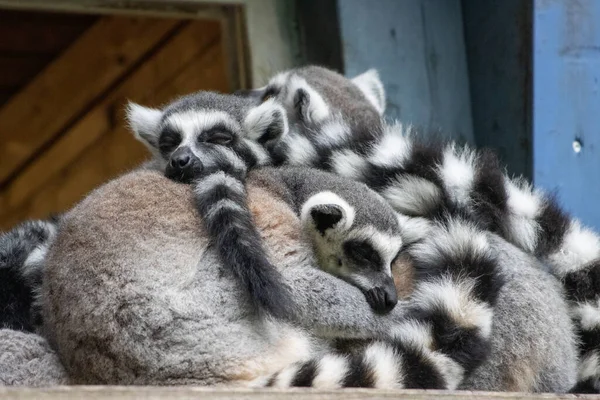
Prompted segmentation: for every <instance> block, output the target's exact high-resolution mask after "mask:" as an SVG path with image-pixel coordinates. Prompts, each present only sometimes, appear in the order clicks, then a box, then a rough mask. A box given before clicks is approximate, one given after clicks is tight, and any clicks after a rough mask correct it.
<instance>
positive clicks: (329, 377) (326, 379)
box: [313, 354, 348, 389]
mask: <svg viewBox="0 0 600 400" xmlns="http://www.w3.org/2000/svg"><path fill="white" fill-rule="evenodd" d="M347 373H348V360H347V359H346V358H345V357H343V356H338V355H333V354H327V355H325V356H323V357H322V358H321V359H320V360H319V364H318V365H317V374H316V376H315V379H314V380H313V387H315V388H318V389H338V388H340V387H341V386H342V382H343V381H344V378H345V377H346V374H347Z"/></svg>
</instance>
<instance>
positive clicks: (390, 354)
mask: <svg viewBox="0 0 600 400" xmlns="http://www.w3.org/2000/svg"><path fill="white" fill-rule="evenodd" d="M363 361H364V362H365V364H366V365H367V367H368V368H369V370H370V371H371V372H372V374H373V380H374V386H375V387H376V388H377V389H402V387H403V385H402V382H403V380H404V377H403V376H402V374H401V372H402V371H400V369H399V368H398V366H399V365H401V363H400V362H399V361H400V360H399V355H398V354H396V352H395V351H394V348H393V347H391V346H390V345H388V344H385V343H383V342H374V343H372V344H371V345H369V346H368V347H367V349H366V351H365V354H364V357H363Z"/></svg>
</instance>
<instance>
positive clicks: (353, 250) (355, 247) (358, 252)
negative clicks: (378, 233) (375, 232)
mask: <svg viewBox="0 0 600 400" xmlns="http://www.w3.org/2000/svg"><path fill="white" fill-rule="evenodd" d="M344 252H345V253H346V256H347V257H348V258H350V259H352V260H353V261H354V262H356V263H360V264H369V265H376V266H380V265H381V264H382V263H383V261H382V259H381V256H380V255H379V253H378V252H377V251H375V249H374V248H373V246H371V245H370V244H369V243H368V242H366V241H362V240H348V241H347V242H346V243H344Z"/></svg>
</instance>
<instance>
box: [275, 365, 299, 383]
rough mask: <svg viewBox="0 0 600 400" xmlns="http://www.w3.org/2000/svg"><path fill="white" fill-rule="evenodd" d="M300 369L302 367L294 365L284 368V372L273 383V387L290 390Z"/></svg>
mask: <svg viewBox="0 0 600 400" xmlns="http://www.w3.org/2000/svg"><path fill="white" fill-rule="evenodd" d="M299 369H300V365H298V364H293V365H290V366H289V367H287V368H284V369H283V371H281V372H280V373H278V374H277V378H275V381H274V382H273V387H275V388H281V389H285V388H289V387H290V386H291V385H292V382H293V381H294V378H295V377H296V374H297V373H298V370H299Z"/></svg>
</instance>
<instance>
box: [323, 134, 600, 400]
mask: <svg viewBox="0 0 600 400" xmlns="http://www.w3.org/2000/svg"><path fill="white" fill-rule="evenodd" d="M329 165H330V166H331V169H333V170H334V171H336V172H338V173H340V174H342V175H347V176H351V177H353V178H355V179H358V180H362V181H364V182H365V183H367V184H368V185H369V186H371V187H372V188H373V189H375V190H376V191H378V192H379V193H381V194H382V195H383V197H384V198H385V199H386V200H387V201H388V202H389V203H390V204H391V205H392V207H394V209H395V210H396V211H398V212H400V213H403V214H406V215H410V216H415V217H426V218H429V219H433V220H439V219H443V218H445V217H447V216H460V217H463V218H467V219H469V220H470V221H471V222H473V223H475V224H477V226H478V227H480V228H482V229H486V230H489V231H491V232H494V233H497V234H498V235H500V236H502V237H503V238H504V239H506V240H507V241H509V242H510V243H512V244H514V245H516V246H517V247H519V248H521V249H523V250H524V251H526V252H528V253H529V254H532V255H535V256H536V257H538V258H539V259H540V260H542V261H543V262H544V264H545V265H546V266H548V268H549V270H550V272H551V273H552V274H553V275H554V276H556V277H557V278H558V279H559V280H560V281H561V282H562V283H563V285H564V288H565V292H566V294H567V297H568V298H569V300H570V301H571V312H572V316H573V320H574V323H575V326H576V328H577V329H578V330H579V331H580V333H581V334H580V336H581V339H582V340H581V346H580V350H581V356H582V363H581V368H580V377H581V379H583V380H585V381H586V382H588V383H586V384H583V383H581V384H580V385H578V386H579V387H584V386H586V385H587V387H588V389H589V386H590V382H593V386H594V387H595V389H594V390H595V391H596V392H598V391H600V236H599V235H598V234H597V233H596V232H593V231H592V230H590V229H587V228H585V227H584V226H582V225H581V223H580V222H579V221H577V220H576V219H574V218H572V217H571V216H569V215H568V214H567V213H566V212H565V211H564V210H562V209H561V207H560V206H559V205H558V203H557V201H556V199H555V198H554V197H553V196H551V195H549V194H547V193H544V192H543V191H541V190H535V189H533V187H532V186H531V185H529V184H528V183H526V182H525V181H524V180H522V179H512V178H509V177H508V176H507V175H506V173H505V172H504V169H503V168H502V167H501V165H500V163H499V161H498V159H497V157H496V156H495V155H494V154H493V153H492V152H489V151H474V150H471V149H469V148H467V147H460V146H456V145H454V144H452V143H450V144H443V143H439V142H438V143H423V142H421V141H419V140H415V139H414V138H413V137H411V132H410V128H409V129H404V128H403V127H402V126H401V125H399V124H396V125H390V126H386V128H385V132H384V134H383V136H382V137H381V138H380V139H378V141H377V143H375V144H373V146H372V147H371V149H370V151H369V152H368V153H367V154H366V155H359V154H357V153H356V152H355V151H353V150H352V149H351V148H350V147H349V148H347V149H340V150H336V151H333V152H332V153H331V156H330V160H329ZM589 390H591V389H589Z"/></svg>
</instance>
